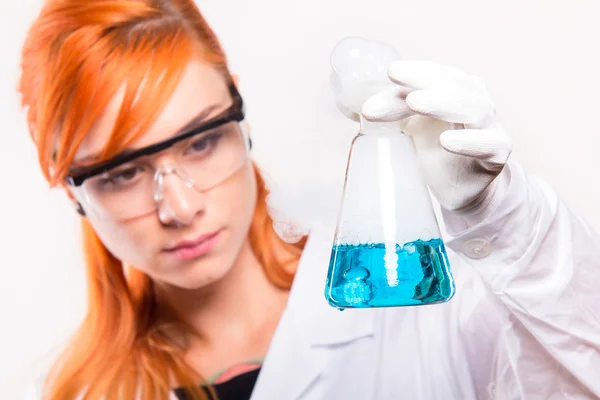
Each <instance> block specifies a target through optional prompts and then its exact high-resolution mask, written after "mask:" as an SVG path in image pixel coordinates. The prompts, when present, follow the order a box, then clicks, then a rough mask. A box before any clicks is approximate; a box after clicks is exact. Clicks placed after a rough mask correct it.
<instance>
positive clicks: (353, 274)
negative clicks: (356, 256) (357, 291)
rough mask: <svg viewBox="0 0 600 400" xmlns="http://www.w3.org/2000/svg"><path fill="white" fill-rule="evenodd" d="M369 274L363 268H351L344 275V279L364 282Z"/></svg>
mask: <svg viewBox="0 0 600 400" xmlns="http://www.w3.org/2000/svg"><path fill="white" fill-rule="evenodd" d="M370 276H371V274H370V273H369V270H367V269H366V268H363V267H356V266H354V267H352V268H350V269H349V270H348V271H346V272H345V273H344V279H346V280H347V281H366V280H367V278H369V277H370Z"/></svg>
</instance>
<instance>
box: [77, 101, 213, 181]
mask: <svg viewBox="0 0 600 400" xmlns="http://www.w3.org/2000/svg"><path fill="white" fill-rule="evenodd" d="M219 109H224V107H223V106H222V105H220V104H211V105H209V106H208V107H205V108H203V109H202V111H200V112H199V113H198V114H197V115H196V116H195V117H194V118H192V119H191V120H190V121H188V122H187V123H186V124H185V125H184V126H183V127H182V128H180V129H179V130H178V131H177V132H175V133H174V134H173V135H172V137H176V136H179V135H181V134H182V133H185V132H187V131H190V130H192V129H194V128H196V127H197V126H198V125H200V124H201V123H202V122H204V121H205V120H206V119H207V118H208V117H209V116H210V115H211V114H213V113H214V111H215V110H219ZM138 150H139V149H136V148H127V149H124V150H123V151H120V152H119V153H118V154H116V155H115V157H126V156H128V155H129V154H131V153H133V152H135V151H138ZM98 158H99V155H98V154H90V155H88V156H85V157H82V158H80V159H78V160H76V161H75V162H74V164H75V165H73V167H72V169H71V170H70V172H71V173H72V174H73V175H77V174H79V173H80V172H81V171H85V170H87V169H89V167H86V166H79V165H86V164H88V163H89V162H93V160H97V159H98Z"/></svg>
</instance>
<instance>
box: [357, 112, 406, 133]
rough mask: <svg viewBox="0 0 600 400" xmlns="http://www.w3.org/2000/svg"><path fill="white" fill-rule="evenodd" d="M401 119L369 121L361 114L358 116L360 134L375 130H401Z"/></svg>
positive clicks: (375, 131)
mask: <svg viewBox="0 0 600 400" xmlns="http://www.w3.org/2000/svg"><path fill="white" fill-rule="evenodd" d="M402 122H403V121H402V120H400V121H391V122H379V121H369V120H367V119H366V118H365V117H363V116H362V115H361V116H360V134H361V135H368V134H370V133H377V132H397V133H404V132H403V129H402V128H403V123H402Z"/></svg>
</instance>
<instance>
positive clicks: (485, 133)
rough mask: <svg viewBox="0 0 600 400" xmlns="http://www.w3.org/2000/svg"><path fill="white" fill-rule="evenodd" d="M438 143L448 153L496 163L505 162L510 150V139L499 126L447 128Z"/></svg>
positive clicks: (501, 163)
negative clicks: (489, 127) (491, 127)
mask: <svg viewBox="0 0 600 400" xmlns="http://www.w3.org/2000/svg"><path fill="white" fill-rule="evenodd" d="M440 143H441V145H442V147H443V148H444V149H445V150H446V151H448V152H450V153H453V154H458V155H462V156H465V157H470V158H474V159H477V160H481V161H483V162H486V163H490V164H496V165H504V164H506V161H507V160H508V157H509V156H510V153H511V152H512V140H511V139H510V137H509V136H508V135H506V133H504V130H502V129H501V128H494V129H457V130H448V131H445V132H443V133H442V134H441V135H440Z"/></svg>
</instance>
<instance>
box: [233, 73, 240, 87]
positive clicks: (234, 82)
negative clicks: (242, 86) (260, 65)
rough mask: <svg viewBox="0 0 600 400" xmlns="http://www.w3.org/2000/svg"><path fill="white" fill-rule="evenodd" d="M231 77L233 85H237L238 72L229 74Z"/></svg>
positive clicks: (238, 80)
mask: <svg viewBox="0 0 600 400" xmlns="http://www.w3.org/2000/svg"><path fill="white" fill-rule="evenodd" d="M231 79H232V80H233V84H234V85H235V87H239V83H240V76H239V75H238V74H231Z"/></svg>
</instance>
